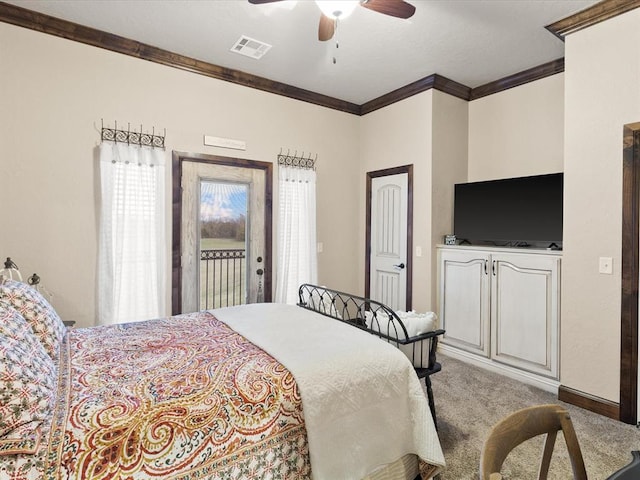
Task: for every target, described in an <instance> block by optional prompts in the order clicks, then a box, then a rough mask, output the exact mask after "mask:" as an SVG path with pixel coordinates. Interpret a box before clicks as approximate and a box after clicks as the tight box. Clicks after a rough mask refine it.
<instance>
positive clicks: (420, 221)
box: [358, 90, 434, 311]
mask: <svg viewBox="0 0 640 480" xmlns="http://www.w3.org/2000/svg"><path fill="white" fill-rule="evenodd" d="M433 92H434V90H428V91H426V92H422V93H420V94H418V95H414V96H413V97H410V98H408V99H405V100H402V101H400V102H397V103H394V104H392V105H389V106H387V107H385V108H381V109H379V110H376V111H374V112H371V113H369V114H367V115H365V116H363V117H361V123H360V156H361V173H360V178H359V182H358V192H361V193H360V194H359V197H358V200H359V201H358V212H359V213H358V214H359V216H358V225H359V227H360V228H359V231H360V235H359V237H358V238H359V240H360V241H359V243H358V246H359V253H358V259H359V262H360V271H361V272H364V268H365V240H366V239H365V224H366V218H365V213H366V212H365V210H366V198H365V194H364V193H365V190H366V173H367V172H371V171H375V170H381V169H385V168H392V167H398V166H401V165H413V209H414V214H413V245H414V252H412V255H413V257H412V258H413V285H414V290H413V291H414V295H413V308H414V309H415V310H418V311H426V310H431V308H430V299H429V298H425V297H423V296H422V295H416V292H418V291H420V290H422V289H423V288H426V290H427V291H429V289H430V281H431V280H430V279H431V275H430V271H431V267H432V265H431V259H430V256H429V254H428V252H429V251H430V245H429V243H430V235H431V228H430V225H431V213H430V212H431V193H430V192H431V148H432V139H431V134H432V133H431V130H432V120H431V111H432V108H433V107H432V102H433ZM416 246H421V247H422V250H423V255H422V257H416V256H415V254H414V253H415V247H416ZM363 282H364V275H363V276H362V277H361V280H360V285H361V291H362V292H364V283H363Z"/></svg>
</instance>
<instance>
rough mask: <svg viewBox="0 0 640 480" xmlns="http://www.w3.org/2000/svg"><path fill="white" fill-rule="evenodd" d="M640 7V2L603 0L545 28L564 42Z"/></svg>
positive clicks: (634, 0)
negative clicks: (575, 34) (565, 38)
mask: <svg viewBox="0 0 640 480" xmlns="http://www.w3.org/2000/svg"><path fill="white" fill-rule="evenodd" d="M638 7H640V0H603V1H601V2H598V3H596V4H595V5H593V6H591V7H589V8H585V9H584V10H582V11H580V12H578V13H576V14H574V15H571V16H570V17H566V18H563V19H562V20H559V21H557V22H555V23H552V24H550V25H547V26H546V27H545V28H546V29H547V30H549V31H550V32H551V33H553V34H554V35H555V36H556V37H558V38H559V39H561V40H562V41H564V37H566V36H567V35H569V34H570V33H575V32H577V31H579V30H582V29H583V28H587V27H590V26H592V25H595V24H596V23H600V22H604V21H605V20H609V19H610V18H613V17H615V16H617V15H620V14H622V13H625V12H628V11H629V10H633V9H634V8H638Z"/></svg>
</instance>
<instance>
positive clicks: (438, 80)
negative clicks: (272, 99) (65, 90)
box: [0, 0, 640, 115]
mask: <svg viewBox="0 0 640 480" xmlns="http://www.w3.org/2000/svg"><path fill="white" fill-rule="evenodd" d="M637 7H640V0H603V1H602V2H600V3H598V4H596V5H594V6H592V7H590V8H587V9H585V10H583V11H581V12H578V13H577V14H575V15H572V16H570V17H567V18H565V19H563V20H560V21H558V22H556V23H553V24H551V25H548V26H547V27H546V28H547V30H549V31H550V32H551V33H553V34H554V35H556V36H558V37H560V38H561V39H563V40H564V36H565V35H567V34H569V33H572V32H575V31H578V30H581V29H583V28H586V27H588V26H591V25H594V24H596V23H598V22H602V21H604V20H608V19H609V18H612V17H614V16H616V15H620V14H622V13H625V12H627V11H629V10H632V9H634V8H637ZM0 21H1V22H5V23H10V24H12V25H16V26H20V27H24V28H28V29H31V30H36V31H39V32H42V33H46V34H50V35H54V36H58V37H62V38H66V39H68V40H73V41H76V42H80V43H84V44H86V45H91V46H94V47H98V48H103V49H106V50H110V51H112V52H117V53H121V54H124V55H129V56H132V57H135V58H139V59H142V60H148V61H150V62H155V63H159V64H161V65H165V66H169V67H173V68H178V69H181V70H185V71H188V72H192V73H197V74H199V75H204V76H207V77H210V78H215V79H217V80H223V81H226V82H231V83H235V84H238V85H242V86H245V87H249V88H255V89H258V90H262V91H264V92H268V93H273V94H276V95H281V96H285V97H288V98H292V99H294V100H300V101H303V102H307V103H312V104H315V105H319V106H323V107H327V108H331V109H334V110H339V111H342V112H345V113H350V114H353V115H366V114H367V113H371V112H373V111H375V110H378V109H380V108H383V107H386V106H388V105H391V104H393V103H395V102H398V101H400V100H404V99H406V98H409V97H411V96H413V95H416V94H418V93H421V92H424V91H426V90H430V89H435V90H438V91H441V92H444V93H447V94H449V95H452V96H454V97H457V98H460V99H463V100H467V101H470V100H476V99H478V98H482V97H485V96H487V95H491V94H493V93H498V92H501V91H503V90H507V89H509V88H513V87H516V86H519V85H523V84H525V83H528V82H532V81H535V80H540V79H541V78H545V77H547V76H550V75H555V74H556V73H560V72H563V71H564V59H563V58H560V59H557V60H553V61H551V62H549V63H545V64H543V65H539V66H537V67H533V68H531V69H528V70H524V71H522V72H518V73H515V74H513V75H510V76H508V77H504V78H502V79H499V80H496V81H493V82H490V83H487V84H485V85H481V86H479V87H476V88H473V89H472V88H469V87H467V86H465V85H462V84H461V83H458V82H455V81H454V80H450V79H448V78H446V77H443V76H441V75H438V74H437V73H434V74H432V75H429V76H427V77H424V78H421V79H420V80H417V81H415V82H412V83H410V84H408V85H405V86H404V87H401V88H398V89H396V90H394V91H392V92H389V93H387V94H385V95H382V96H380V97H378V98H375V99H373V100H370V101H368V102H366V103H364V104H362V105H358V104H355V103H351V102H347V101H344V100H340V99H338V98H334V97H330V96H328V95H322V94H319V93H316V92H312V91H310V90H305V89H302V88H298V87H294V86H291V85H287V84H285V83H280V82H276V81H273V80H269V79H267V78H264V77H258V76H256V75H251V74H249V73H246V72H242V71H239V70H233V69H230V68H225V67H221V66H218V65H214V64H212V63H208V62H203V61H201V60H198V59H195V58H192V57H187V56H184V55H180V54H177V53H173V52H170V51H168V50H163V49H161V48H157V47H154V46H151V45H147V44H144V43H141V42H137V41H135V40H131V39H128V38H125V37H121V36H118V35H114V34H111V33H108V32H103V31H101V30H97V29H94V28H90V27H86V26H84V25H80V24H77V23H73V22H69V21H67V20H62V19H59V18H55V17H51V16H49V15H45V14H42V13H38V12H35V11H33V10H28V9H26V8H22V7H18V6H16V5H12V4H8V3H6V2H2V1H0Z"/></svg>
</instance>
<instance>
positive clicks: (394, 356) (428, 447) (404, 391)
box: [212, 304, 444, 480]
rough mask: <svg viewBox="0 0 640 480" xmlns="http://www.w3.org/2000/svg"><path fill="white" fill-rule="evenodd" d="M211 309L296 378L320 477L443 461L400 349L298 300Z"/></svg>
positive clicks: (329, 478) (349, 476) (316, 479)
mask: <svg viewBox="0 0 640 480" xmlns="http://www.w3.org/2000/svg"><path fill="white" fill-rule="evenodd" d="M212 313H213V314H214V315H215V316H216V317H217V318H218V319H219V320H221V321H223V322H225V323H226V324H227V325H229V326H230V327H231V328H233V329H234V330H235V331H236V332H238V333H240V334H241V335H243V336H244V337H245V338H247V339H248V340H250V341H251V342H253V343H254V344H256V345H258V346H259V347H261V348H262V349H263V350H265V351H267V352H268V353H269V354H270V355H272V356H273V357H274V358H276V359H277V360H278V361H280V363H282V364H283V365H284V366H286V367H287V369H289V371H290V372H291V373H292V374H293V376H294V377H295V379H296V381H297V383H298V387H299V389H300V395H301V396H302V408H303V411H304V417H305V424H306V427H307V437H308V440H309V451H310V457H311V469H312V471H313V478H314V480H339V479H345V480H346V479H354V480H355V479H361V478H363V477H364V476H366V475H367V474H368V473H370V472H372V471H373V470H375V469H376V468H378V467H380V466H382V465H385V464H387V463H390V462H393V461H395V460H397V459H399V458H400V457H402V456H403V455H405V454H407V453H415V454H417V455H418V456H419V457H420V458H421V459H422V460H424V461H426V462H428V463H431V464H433V465H441V466H444V457H443V454H442V450H441V447H440V442H439V440H438V435H437V433H436V430H435V428H434V425H433V420H432V418H431V413H430V411H429V405H428V403H427V400H426V398H425V395H424V392H423V390H422V388H421V385H420V382H419V380H418V378H417V377H416V375H415V372H414V370H413V367H412V365H411V363H410V362H409V361H408V359H407V357H406V356H405V355H403V354H402V352H400V351H399V350H398V349H397V348H395V347H393V346H392V345H390V344H388V343H386V342H384V341H381V340H380V339H379V338H377V337H375V336H373V335H371V334H368V333H366V332H363V331H361V330H359V329H357V328H354V327H351V326H349V325H346V324H344V323H342V322H340V321H338V320H334V319H330V318H328V317H325V316H323V315H319V314H316V313H313V312H310V311H308V310H305V309H303V308H300V307H297V306H294V305H283V304H252V305H242V306H238V307H229V308H222V309H217V310H214V311H213V312H212Z"/></svg>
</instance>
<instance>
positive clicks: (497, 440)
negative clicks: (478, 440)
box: [480, 405, 587, 480]
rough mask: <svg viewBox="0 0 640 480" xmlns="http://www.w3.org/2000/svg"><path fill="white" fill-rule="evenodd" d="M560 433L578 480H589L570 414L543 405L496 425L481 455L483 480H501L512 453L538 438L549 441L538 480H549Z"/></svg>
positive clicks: (555, 407)
mask: <svg viewBox="0 0 640 480" xmlns="http://www.w3.org/2000/svg"><path fill="white" fill-rule="evenodd" d="M558 430H562V433H563V434H564V439H565V442H566V444H567V450H568V452H569V459H570V460H571V467H572V469H573V478H574V480H586V479H587V472H586V470H585V467H584V460H583V459H582V452H581V451H580V445H579V444H578V437H576V432H575V430H574V429H573V424H572V423H571V417H570V416H569V412H567V410H565V409H564V408H563V407H561V406H560V405H540V406H536V407H529V408H525V409H522V410H519V411H517V412H515V413H512V414H511V415H509V416H508V417H506V418H504V419H503V420H501V421H500V422H499V423H498V424H496V425H495V426H494V427H493V429H492V430H491V432H490V433H489V436H488V437H487V439H486V440H485V443H484V446H483V447H482V453H481V455H480V480H500V479H502V478H503V477H502V475H501V474H500V469H501V468H502V464H503V463H504V460H505V458H507V455H509V452H511V450H513V449H514V448H515V447H517V446H518V445H520V444H521V443H523V442H525V441H526V440H529V439H531V438H533V437H536V436H538V435H543V434H546V435H547V438H546V440H545V443H544V448H543V451H542V461H541V464H540V469H539V471H538V480H546V478H547V475H548V473H549V464H550V463H551V455H552V453H553V447H554V444H555V440H556V436H557V434H558Z"/></svg>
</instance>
